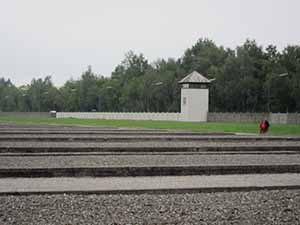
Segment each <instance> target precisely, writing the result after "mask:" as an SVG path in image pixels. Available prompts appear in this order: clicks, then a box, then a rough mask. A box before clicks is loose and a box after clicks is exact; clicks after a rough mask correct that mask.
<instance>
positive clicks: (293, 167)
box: [0, 155, 300, 177]
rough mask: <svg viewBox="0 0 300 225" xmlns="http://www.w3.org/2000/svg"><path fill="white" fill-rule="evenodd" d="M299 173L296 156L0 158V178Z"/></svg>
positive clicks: (299, 160) (299, 161)
mask: <svg viewBox="0 0 300 225" xmlns="http://www.w3.org/2000/svg"><path fill="white" fill-rule="evenodd" d="M296 172H297V173H300V157H299V156H298V155H297V157H296V156H295V155H104V156H103V155H98V156H95V155H93V156H80V155H78V156H13V157H12V156H2V157H0V177H67V176H75V177H80V176H81V177H82V176H94V177H105V176H167V175H204V174H205V175H206V174H207V175H208V174H241V173H243V174H249V173H296Z"/></svg>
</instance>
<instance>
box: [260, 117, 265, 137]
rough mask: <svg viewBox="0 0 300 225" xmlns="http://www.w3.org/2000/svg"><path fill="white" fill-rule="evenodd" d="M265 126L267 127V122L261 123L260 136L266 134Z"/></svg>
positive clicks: (262, 121)
mask: <svg viewBox="0 0 300 225" xmlns="http://www.w3.org/2000/svg"><path fill="white" fill-rule="evenodd" d="M265 126H266V124H265V120H261V121H259V133H260V134H263V133H265V128H266V127H265Z"/></svg>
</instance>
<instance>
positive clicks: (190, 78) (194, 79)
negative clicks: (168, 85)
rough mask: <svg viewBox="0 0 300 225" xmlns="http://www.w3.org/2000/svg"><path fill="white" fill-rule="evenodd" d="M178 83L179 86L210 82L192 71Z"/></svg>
mask: <svg viewBox="0 0 300 225" xmlns="http://www.w3.org/2000/svg"><path fill="white" fill-rule="evenodd" d="M178 83H180V84H191V83H192V84H209V83H210V80H208V79H207V78H206V77H204V76H203V75H201V74H200V73H198V72H197V71H193V72H192V73H190V74H189V75H187V76H186V77H184V78H183V79H182V80H181V81H179V82H178Z"/></svg>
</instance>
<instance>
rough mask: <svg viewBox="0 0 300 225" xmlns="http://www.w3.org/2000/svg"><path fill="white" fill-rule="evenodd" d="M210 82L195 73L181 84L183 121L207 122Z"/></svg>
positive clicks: (180, 82)
mask: <svg viewBox="0 0 300 225" xmlns="http://www.w3.org/2000/svg"><path fill="white" fill-rule="evenodd" d="M209 83H210V80H208V79H207V78H205V77H204V76H202V75H201V74H199V73H198V72H196V71H194V72H192V73H191V74H189V75H187V76H186V77H185V78H183V79H182V80H181V81H179V84H181V85H182V87H181V120H182V121H200V122H207V113H208V86H209Z"/></svg>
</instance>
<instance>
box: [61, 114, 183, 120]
mask: <svg viewBox="0 0 300 225" xmlns="http://www.w3.org/2000/svg"><path fill="white" fill-rule="evenodd" d="M56 118H80V119H115V120H171V121H180V120H181V116H180V113H135V112H133V113H121V112H57V113H56Z"/></svg>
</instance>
